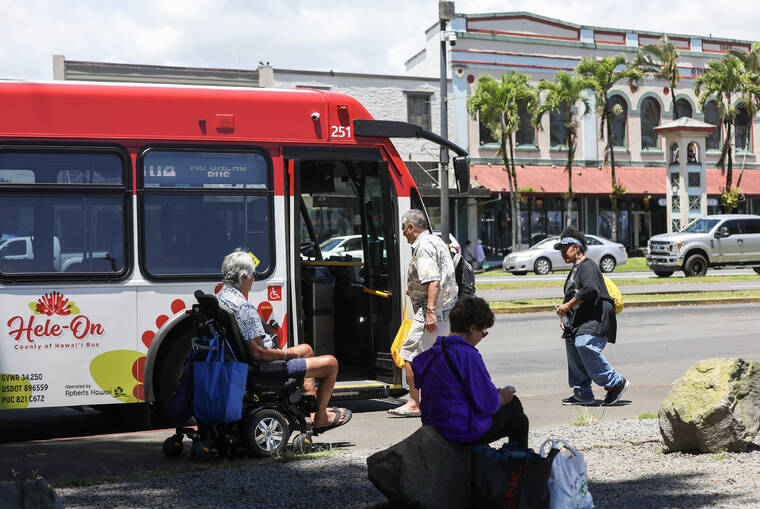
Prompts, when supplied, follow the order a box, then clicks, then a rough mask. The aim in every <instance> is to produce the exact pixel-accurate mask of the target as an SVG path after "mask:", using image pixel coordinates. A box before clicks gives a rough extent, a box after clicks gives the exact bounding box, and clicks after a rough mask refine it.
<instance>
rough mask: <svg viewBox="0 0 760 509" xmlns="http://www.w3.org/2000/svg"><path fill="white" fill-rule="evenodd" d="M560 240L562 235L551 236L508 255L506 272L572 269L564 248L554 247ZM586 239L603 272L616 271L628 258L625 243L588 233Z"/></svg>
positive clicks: (504, 267) (525, 272)
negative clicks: (562, 249)
mask: <svg viewBox="0 0 760 509" xmlns="http://www.w3.org/2000/svg"><path fill="white" fill-rule="evenodd" d="M558 240H559V237H549V238H546V239H544V240H542V241H541V242H538V243H537V244H535V245H533V246H531V247H530V248H529V249H525V250H523V251H518V252H516V253H512V254H509V255H507V256H506V257H505V258H504V261H503V262H502V264H501V265H502V268H503V269H504V272H511V273H513V274H527V273H528V272H529V271H533V272H535V273H536V274H539V275H542V276H543V275H545V274H548V273H549V272H551V271H554V270H569V269H570V264H569V263H565V261H564V260H563V259H562V255H561V254H560V252H559V251H558V250H556V249H554V244H555V243H556V242H557V241H558ZM586 243H587V244H588V251H586V256H588V257H589V258H591V259H592V260H594V261H595V262H596V263H598V264H599V268H600V269H602V272H612V271H613V270H615V267H617V266H618V265H623V264H624V263H626V262H627V261H628V254H627V253H626V251H625V246H624V245H623V244H618V243H616V242H612V241H609V240H607V239H603V238H601V237H597V236H595V235H586Z"/></svg>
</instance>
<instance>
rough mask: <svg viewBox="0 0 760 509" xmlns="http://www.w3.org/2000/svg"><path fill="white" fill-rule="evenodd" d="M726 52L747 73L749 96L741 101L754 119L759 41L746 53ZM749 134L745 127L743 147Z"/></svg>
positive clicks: (759, 98)
mask: <svg viewBox="0 0 760 509" xmlns="http://www.w3.org/2000/svg"><path fill="white" fill-rule="evenodd" d="M728 53H729V54H730V55H732V56H734V57H736V58H738V59H739V60H740V61H741V63H742V64H744V70H745V71H746V72H747V73H749V81H750V83H749V90H748V91H747V92H748V95H749V97H747V98H745V100H744V101H743V102H744V103H745V104H746V105H747V113H748V114H749V118H750V119H754V118H755V114H756V113H757V111H758V109H759V108H760V94H759V93H757V90H756V87H757V86H758V85H760V42H756V43H754V44H752V48H751V49H750V50H749V51H748V52H747V53H743V52H741V51H739V50H735V49H731V50H728ZM751 134H752V130H751V129H747V130H746V135H745V140H744V146H745V147H748V146H749V137H750V135H751ZM747 152H749V150H745V151H744V156H743V157H742V169H741V171H740V172H739V178H738V179H736V188H737V189H739V186H740V185H741V183H742V177H743V176H744V167H745V165H746V163H747Z"/></svg>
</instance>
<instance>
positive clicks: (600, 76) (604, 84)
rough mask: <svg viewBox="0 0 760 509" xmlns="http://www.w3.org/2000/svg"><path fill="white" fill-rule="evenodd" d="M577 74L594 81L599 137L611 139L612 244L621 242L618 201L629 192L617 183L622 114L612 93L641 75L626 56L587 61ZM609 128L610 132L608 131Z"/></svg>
mask: <svg viewBox="0 0 760 509" xmlns="http://www.w3.org/2000/svg"><path fill="white" fill-rule="evenodd" d="M575 72H577V73H578V74H580V75H582V76H584V77H586V78H588V79H589V80H591V83H592V84H593V87H592V88H593V90H594V94H595V95H596V110H597V113H598V114H599V137H600V139H604V137H605V134H606V136H607V146H606V147H605V154H604V163H605V164H607V161H609V163H610V170H611V173H612V192H611V193H610V203H611V205H612V240H613V242H617V198H618V196H620V195H622V194H624V193H625V188H624V187H622V186H619V185H618V184H617V180H616V179H615V152H614V151H613V148H612V147H613V145H612V143H613V141H614V140H613V138H612V119H613V118H614V117H615V115H618V114H620V112H621V110H620V106H619V105H617V104H612V103H611V101H610V99H609V93H610V90H612V87H613V86H615V85H616V84H617V82H619V81H620V80H623V79H626V80H628V83H629V84H631V85H634V84H637V83H638V82H639V81H640V80H641V71H640V70H638V69H636V68H635V67H632V66H631V65H629V64H627V63H626V61H625V56H624V55H622V54H620V55H616V56H614V57H604V58H603V59H601V60H596V59H594V58H593V57H585V58H584V59H583V60H581V62H580V63H579V64H578V67H576V69H575ZM605 126H606V130H605Z"/></svg>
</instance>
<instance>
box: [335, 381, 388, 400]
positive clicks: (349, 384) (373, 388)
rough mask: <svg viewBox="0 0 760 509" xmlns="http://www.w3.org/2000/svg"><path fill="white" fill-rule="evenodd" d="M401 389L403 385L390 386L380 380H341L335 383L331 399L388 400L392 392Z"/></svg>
mask: <svg viewBox="0 0 760 509" xmlns="http://www.w3.org/2000/svg"><path fill="white" fill-rule="evenodd" d="M401 388H402V387H401V385H394V384H389V383H386V382H381V381H379V380H365V379H354V380H340V381H338V382H336V383H335V389H334V390H333V394H332V398H331V399H333V400H338V399H367V398H387V397H388V396H390V393H391V391H395V390H397V389H401Z"/></svg>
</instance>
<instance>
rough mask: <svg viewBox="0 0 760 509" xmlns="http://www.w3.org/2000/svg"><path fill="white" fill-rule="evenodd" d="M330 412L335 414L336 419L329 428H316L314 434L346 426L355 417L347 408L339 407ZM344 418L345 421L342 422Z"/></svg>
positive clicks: (332, 408) (334, 418)
mask: <svg viewBox="0 0 760 509" xmlns="http://www.w3.org/2000/svg"><path fill="white" fill-rule="evenodd" d="M328 410H330V411H331V412H333V413H334V414H335V417H333V420H332V422H331V423H330V424H328V425H327V426H323V427H321V428H314V433H324V432H325V431H329V430H331V429H334V428H339V427H341V426H343V425H344V424H346V423H347V422H348V421H350V420H351V416H352V415H353V414H352V413H351V410H349V409H347V408H339V407H331V408H329V409H328ZM341 417H343V420H342V421H341V420H340V418H341Z"/></svg>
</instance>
